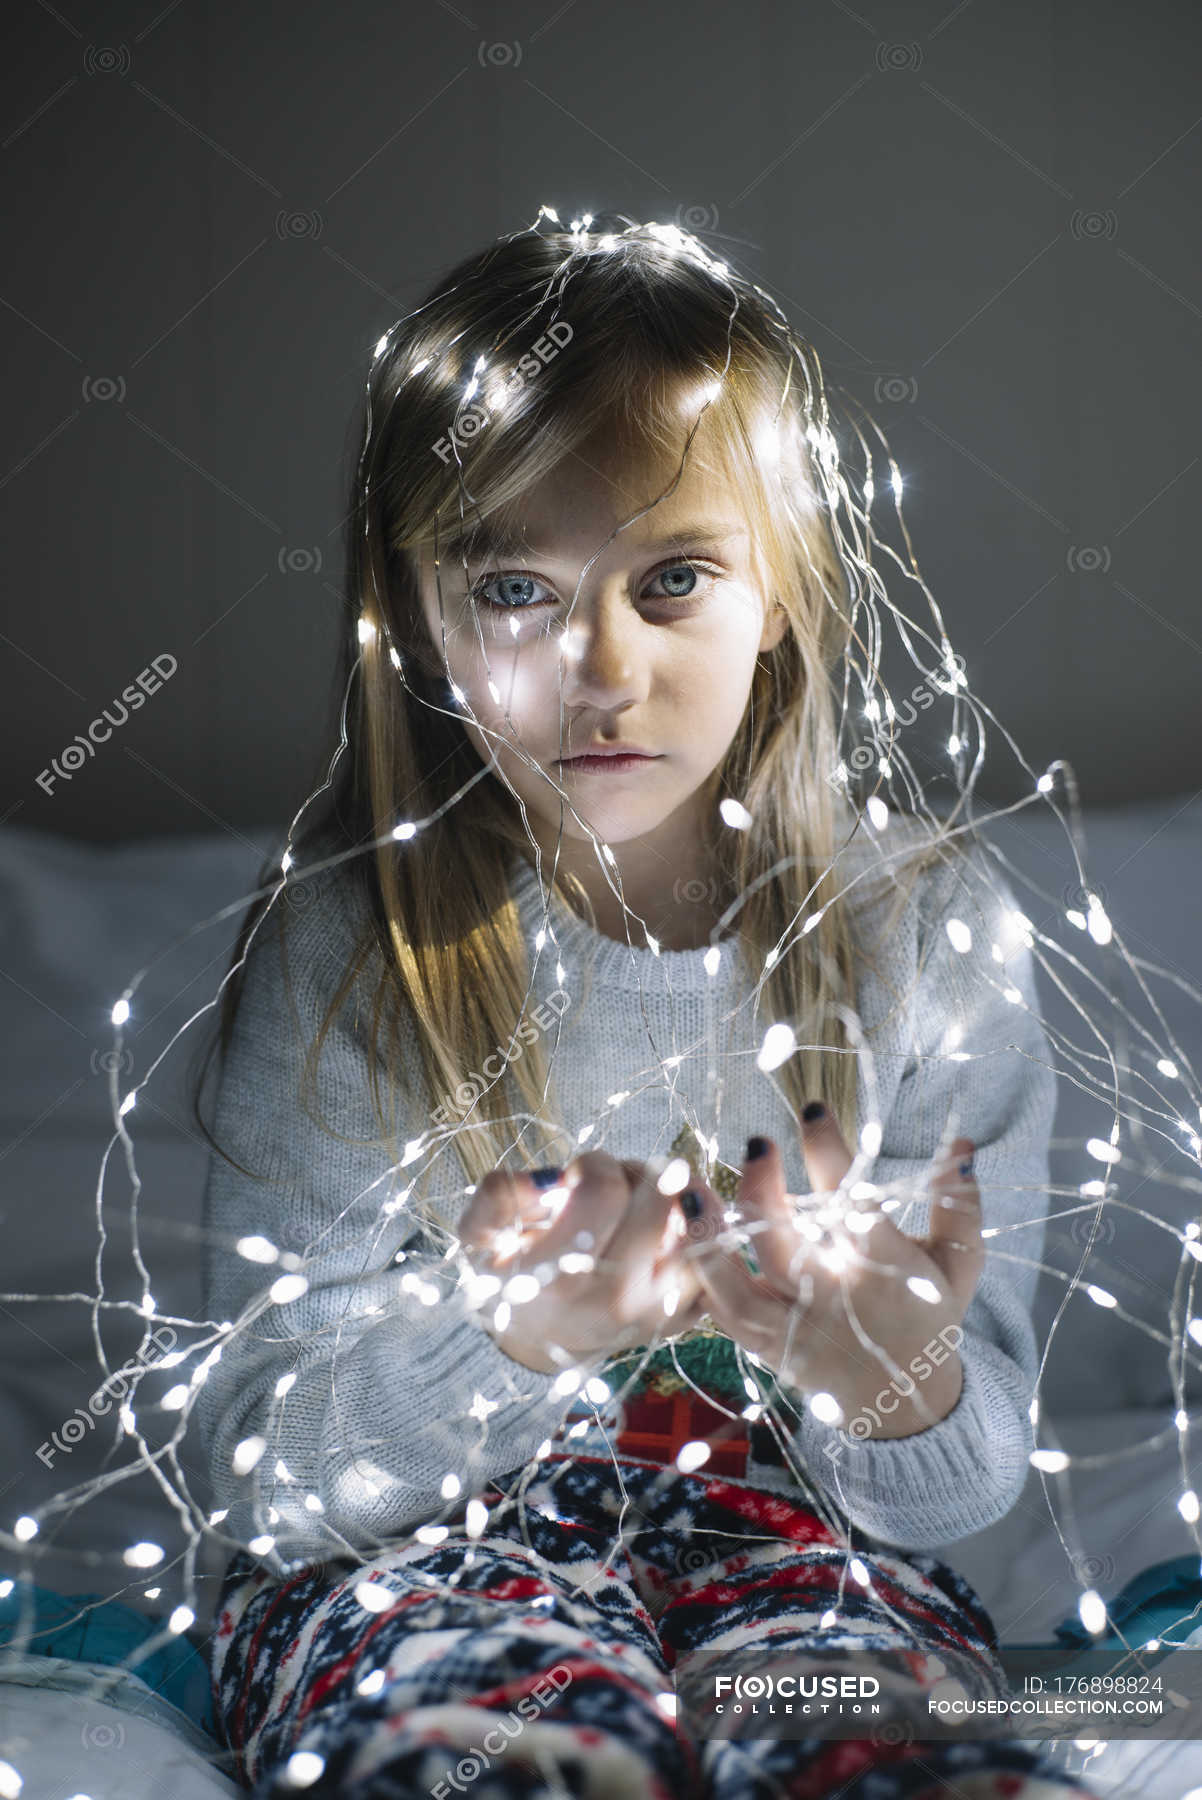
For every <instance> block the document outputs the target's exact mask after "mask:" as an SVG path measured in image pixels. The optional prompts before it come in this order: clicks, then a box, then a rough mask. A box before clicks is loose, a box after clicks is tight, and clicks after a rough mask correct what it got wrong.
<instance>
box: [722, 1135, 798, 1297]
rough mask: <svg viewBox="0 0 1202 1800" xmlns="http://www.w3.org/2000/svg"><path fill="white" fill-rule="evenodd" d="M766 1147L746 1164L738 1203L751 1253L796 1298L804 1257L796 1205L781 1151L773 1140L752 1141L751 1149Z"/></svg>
mask: <svg viewBox="0 0 1202 1800" xmlns="http://www.w3.org/2000/svg"><path fill="white" fill-rule="evenodd" d="M760 1145H763V1146H765V1147H764V1148H763V1149H762V1150H761V1151H760V1154H759V1155H758V1156H752V1157H748V1158H747V1159H746V1160H745V1161H744V1163H743V1174H742V1177H741V1179H740V1181H739V1186H738V1194H737V1198H736V1201H735V1204H736V1206H737V1207H738V1210H739V1212H740V1213H741V1214H742V1215H743V1222H744V1224H746V1225H747V1226H748V1227H749V1231H748V1236H749V1237H750V1239H751V1250H752V1252H753V1254H754V1256H755V1260H756V1262H757V1263H758V1264H759V1266H760V1268H761V1269H762V1271H763V1273H764V1276H765V1277H766V1279H767V1280H768V1281H770V1282H772V1283H774V1284H775V1285H776V1286H777V1287H780V1288H783V1289H784V1291H785V1292H786V1293H788V1294H792V1295H795V1294H796V1291H797V1280H798V1275H799V1273H800V1270H801V1265H802V1262H803V1261H804V1258H805V1245H804V1243H803V1242H802V1240H801V1239H800V1238H799V1236H798V1232H797V1228H796V1225H795V1223H794V1219H793V1206H792V1202H791V1201H790V1199H789V1197H788V1194H787V1193H786V1192H785V1169H784V1164H783V1162H782V1161H781V1155H780V1151H779V1149H778V1148H777V1146H776V1144H775V1143H774V1142H773V1141H772V1139H771V1138H751V1139H749V1140H748V1149H749V1150H751V1149H754V1148H756V1147H758V1146H760Z"/></svg>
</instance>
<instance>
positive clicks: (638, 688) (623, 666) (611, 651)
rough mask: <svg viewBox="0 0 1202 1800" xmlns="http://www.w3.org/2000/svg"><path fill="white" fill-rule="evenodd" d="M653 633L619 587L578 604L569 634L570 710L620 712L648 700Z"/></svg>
mask: <svg viewBox="0 0 1202 1800" xmlns="http://www.w3.org/2000/svg"><path fill="white" fill-rule="evenodd" d="M650 629H652V628H651V627H650V626H648V625H647V624H646V623H645V621H644V620H642V619H641V618H640V617H639V615H638V613H637V612H636V611H635V610H634V608H633V607H632V606H631V605H630V603H629V601H628V599H627V597H626V593H625V591H624V589H623V588H622V587H621V586H620V585H619V584H617V583H614V584H613V585H611V586H610V587H608V588H606V589H605V590H604V591H603V592H601V593H599V594H598V595H597V596H596V598H595V600H593V601H592V603H591V604H589V605H585V604H583V603H582V602H581V601H580V600H579V599H578V600H577V602H576V605H575V607H574V608H573V609H572V613H571V617H570V618H569V620H568V624H567V627H566V629H565V633H564V644H563V697H564V703H565V705H577V706H582V707H584V706H587V707H591V708H593V709H595V710H596V711H597V712H614V711H618V710H620V709H623V708H625V707H627V706H630V705H633V704H634V703H635V702H636V701H639V700H642V699H645V698H646V695H647V689H648V682H649V677H650V658H649V656H648V646H647V644H646V642H645V633H646V632H647V631H648V630H650Z"/></svg>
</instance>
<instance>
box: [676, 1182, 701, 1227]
mask: <svg viewBox="0 0 1202 1800" xmlns="http://www.w3.org/2000/svg"><path fill="white" fill-rule="evenodd" d="M704 1206H705V1201H704V1200H703V1199H702V1197H701V1195H700V1194H699V1193H698V1192H697V1189H696V1188H686V1189H685V1190H684V1193H683V1194H682V1195H681V1196H680V1210H681V1212H682V1213H683V1214H684V1216H685V1218H686V1219H687V1220H688V1221H689V1224H690V1225H691V1224H692V1223H693V1220H694V1219H699V1218H700V1217H701V1214H702V1210H703V1208H704Z"/></svg>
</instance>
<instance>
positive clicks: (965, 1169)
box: [960, 1156, 972, 1176]
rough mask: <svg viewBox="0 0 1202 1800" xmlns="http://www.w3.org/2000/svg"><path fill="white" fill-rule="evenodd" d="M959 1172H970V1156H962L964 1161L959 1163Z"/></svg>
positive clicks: (963, 1173)
mask: <svg viewBox="0 0 1202 1800" xmlns="http://www.w3.org/2000/svg"><path fill="white" fill-rule="evenodd" d="M960 1173H961V1175H964V1176H968V1175H971V1174H972V1157H971V1156H966V1157H965V1158H964V1161H963V1162H962V1163H961V1164H960Z"/></svg>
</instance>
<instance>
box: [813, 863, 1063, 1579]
mask: <svg viewBox="0 0 1202 1800" xmlns="http://www.w3.org/2000/svg"><path fill="white" fill-rule="evenodd" d="M1015 911H1016V908H1015V900H1014V896H1013V892H1012V890H1011V888H1010V886H1009V884H1008V882H1006V881H1005V880H1004V878H1001V877H999V876H998V874H997V873H996V872H993V871H990V873H989V874H988V875H984V874H983V873H982V867H981V856H980V853H979V852H974V853H972V854H971V855H970V856H969V857H968V858H966V859H964V863H963V864H962V865H961V866H960V872H959V873H958V874H953V873H952V872H951V871H949V870H948V869H946V868H945V869H941V870H940V871H939V872H938V874H937V875H936V876H935V877H934V878H933V880H932V881H931V882H930V885H929V887H928V888H927V889H926V890H925V892H924V894H923V897H922V900H921V901H920V903H919V908H918V926H917V931H916V948H917V958H916V961H917V965H918V969H917V976H916V981H915V984H914V987H913V992H912V1001H911V1004H910V1008H909V1020H910V1027H909V1029H910V1036H911V1044H912V1052H911V1054H910V1055H909V1057H908V1058H907V1059H906V1062H905V1066H904V1069H903V1074H902V1078H901V1080H900V1083H899V1084H898V1087H897V1091H896V1096H895V1099H894V1102H893V1104H892V1106H891V1107H890V1109H889V1112H888V1116H887V1118H886V1119H885V1120H884V1121H883V1138H882V1144H881V1151H880V1154H879V1156H878V1157H877V1159H876V1162H875V1165H874V1167H873V1169H872V1170H871V1172H870V1179H871V1180H873V1181H874V1182H876V1183H877V1184H878V1185H879V1186H882V1187H885V1186H887V1185H890V1184H893V1183H902V1182H904V1183H907V1184H908V1186H907V1192H908V1193H911V1194H914V1195H916V1196H918V1197H917V1198H915V1199H913V1200H912V1201H909V1202H907V1203H906V1204H905V1205H903V1207H901V1208H899V1209H898V1210H897V1211H896V1212H894V1214H893V1218H894V1222H895V1223H896V1224H897V1225H898V1226H899V1228H900V1229H902V1230H904V1231H906V1232H907V1233H909V1234H910V1235H912V1236H922V1235H924V1234H925V1233H926V1231H927V1229H928V1226H929V1219H930V1196H929V1194H928V1193H927V1191H926V1175H927V1170H928V1167H929V1164H930V1160H931V1158H932V1156H933V1155H934V1153H935V1151H936V1149H937V1147H938V1143H939V1139H940V1136H941V1133H942V1132H943V1131H944V1129H945V1128H946V1127H948V1126H949V1124H950V1125H951V1127H952V1131H951V1135H964V1136H967V1137H970V1138H972V1139H973V1141H974V1143H975V1144H976V1146H977V1148H976V1154H975V1157H974V1170H975V1173H976V1178H977V1182H978V1184H979V1187H980V1191H981V1204H982V1217H983V1227H984V1229H985V1230H986V1232H989V1233H991V1234H992V1235H991V1236H989V1237H987V1238H986V1245H985V1248H986V1260H985V1267H984V1270H983V1272H982V1275H981V1279H980V1281H979V1283H978V1285H977V1289H976V1292H975V1294H974V1295H973V1298H972V1300H971V1302H970V1304H969V1307H968V1310H967V1313H966V1314H965V1318H964V1322H963V1327H962V1329H963V1334H964V1335H963V1338H962V1340H961V1342H960V1344H959V1346H958V1349H959V1355H960V1359H961V1363H962V1365H963V1388H962V1390H961V1393H960V1397H959V1399H958V1400H957V1402H956V1405H955V1406H954V1407H953V1408H952V1410H951V1412H950V1413H948V1414H947V1416H946V1417H945V1418H943V1419H941V1420H940V1421H939V1422H938V1423H937V1424H935V1425H932V1426H928V1427H927V1428H926V1429H925V1430H923V1431H919V1432H916V1433H915V1434H913V1435H912V1436H910V1437H904V1438H857V1437H856V1436H855V1435H854V1434H853V1433H850V1432H848V1431H847V1430H846V1429H845V1428H843V1429H840V1431H839V1432H838V1433H835V1432H833V1431H832V1429H831V1427H830V1426H829V1425H826V1424H823V1423H822V1422H821V1421H820V1420H818V1419H817V1418H816V1417H815V1415H814V1414H813V1413H812V1412H811V1411H810V1409H809V1407H808V1406H806V1405H805V1404H804V1402H802V1403H801V1414H800V1417H801V1422H800V1426H799V1429H798V1433H797V1443H798V1449H799V1451H800V1453H801V1455H802V1457H803V1458H804V1462H805V1465H806V1467H807V1470H808V1471H809V1472H810V1473H811V1474H812V1475H813V1476H814V1478H815V1479H816V1480H818V1481H819V1482H820V1484H821V1485H822V1486H824V1487H826V1488H827V1489H828V1491H829V1492H830V1493H831V1495H832V1497H833V1498H834V1499H835V1500H836V1501H837V1503H838V1505H839V1506H840V1509H841V1510H842V1511H843V1512H845V1513H846V1514H847V1515H848V1516H849V1517H850V1518H851V1520H852V1522H853V1523H854V1524H856V1525H857V1526H859V1527H860V1528H861V1529H862V1530H864V1531H866V1532H869V1533H870V1534H871V1535H872V1536H874V1537H878V1538H880V1539H882V1540H884V1541H885V1542H887V1543H892V1544H897V1545H904V1546H906V1547H908V1548H910V1549H915V1550H923V1549H937V1548H939V1547H940V1546H942V1545H944V1544H947V1543H950V1542H953V1541H954V1540H955V1539H957V1538H962V1537H966V1536H969V1535H970V1534H971V1533H973V1532H976V1531H981V1530H984V1528H985V1527H986V1526H988V1525H991V1524H993V1523H994V1521H995V1520H997V1519H1000V1518H1002V1517H1004V1516H1005V1514H1006V1513H1008V1512H1009V1511H1010V1510H1011V1508H1012V1507H1013V1506H1014V1505H1015V1503H1016V1501H1017V1500H1018V1497H1019V1495H1020V1493H1021V1491H1022V1488H1023V1485H1024V1483H1025V1481H1026V1477H1027V1472H1028V1458H1029V1452H1030V1448H1031V1442H1032V1438H1031V1426H1030V1418H1029V1408H1030V1403H1031V1398H1032V1394H1033V1392H1034V1381H1035V1373H1036V1369H1037V1367H1038V1357H1037V1352H1036V1343H1035V1330H1034V1326H1033V1323H1032V1320H1031V1306H1032V1302H1033V1299H1034V1292H1035V1285H1036V1281H1037V1279H1038V1268H1037V1266H1036V1264H1037V1262H1038V1260H1039V1258H1040V1257H1041V1255H1042V1250H1043V1240H1044V1232H1045V1225H1046V1213H1047V1188H1048V1181H1049V1167H1048V1149H1049V1143H1050V1137H1051V1130H1052V1120H1053V1116H1054V1113H1055V1106H1056V1078H1055V1072H1054V1068H1053V1065H1052V1059H1051V1054H1050V1047H1049V1044H1048V1040H1047V1036H1046V1033H1045V1031H1044V1028H1043V1022H1042V1018H1041V1016H1040V1012H1039V1002H1038V996H1037V992H1036V987H1035V971H1034V957H1033V956H1032V953H1031V949H1030V947H1029V946H1028V944H1027V942H1026V939H1025V937H1024V935H1023V930H1022V927H1021V926H1020V925H1019V924H1018V923H1017V921H1016V919H1015ZM957 920H958V921H959V922H960V924H961V925H963V926H967V927H968V930H969V931H970V933H971V938H972V943H971V947H970V948H969V949H967V950H963V949H957V948H956V947H955V946H954V945H953V942H952V939H951V937H950V936H949V934H948V931H947V929H946V927H947V924H948V922H949V921H957ZM957 936H958V937H959V938H960V941H961V943H962V942H963V933H962V932H958V933H957ZM994 945H997V946H998V949H999V950H1000V952H1001V956H1002V960H1001V961H999V960H998V959H997V956H996V955H995V952H994V948H993V947H994ZM1020 1225H1021V1226H1022V1229H1021V1230H1019V1229H1017V1227H1019V1226H1020ZM888 1380H889V1377H888V1374H887V1372H886V1370H885V1369H884V1368H882V1371H881V1387H882V1389H887V1387H888Z"/></svg>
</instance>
